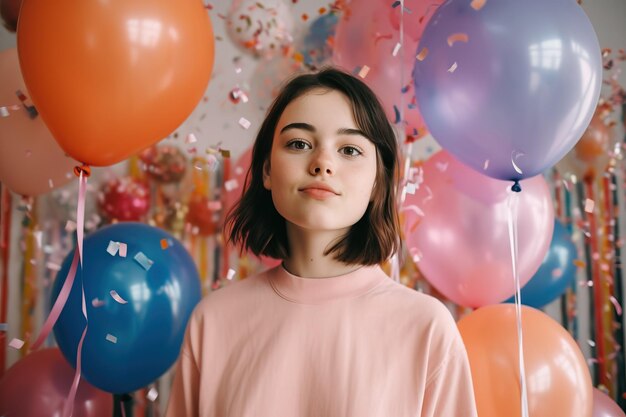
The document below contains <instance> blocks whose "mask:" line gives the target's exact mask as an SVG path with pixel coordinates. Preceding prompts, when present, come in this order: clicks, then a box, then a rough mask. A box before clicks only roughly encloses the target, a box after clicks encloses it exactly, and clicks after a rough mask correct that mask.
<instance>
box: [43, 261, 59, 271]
mask: <svg viewBox="0 0 626 417" xmlns="http://www.w3.org/2000/svg"><path fill="white" fill-rule="evenodd" d="M46 268H48V269H50V270H52V271H60V270H61V265H59V264H57V263H54V262H47V263H46Z"/></svg>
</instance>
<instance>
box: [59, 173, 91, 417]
mask: <svg viewBox="0 0 626 417" xmlns="http://www.w3.org/2000/svg"><path fill="white" fill-rule="evenodd" d="M86 191H87V176H86V175H83V171H80V175H79V177H78V205H77V209H76V236H77V238H78V242H77V247H78V257H79V260H80V266H81V269H82V267H83V255H82V248H83V231H84V227H85V193H86ZM74 259H76V255H74ZM84 283H85V280H84V279H83V280H81V296H82V297H81V301H82V311H83V316H84V317H85V329H84V330H83V334H82V336H81V337H80V342H78V347H77V349H76V372H74V380H73V381H72V387H71V388H70V392H69V394H68V396H67V400H66V401H65V406H64V407H63V417H71V416H72V412H73V411H74V399H75V398H76V392H77V390H78V384H79V383H80V374H81V369H82V366H81V362H82V361H81V356H82V351H83V342H84V340H85V336H86V335H87V328H88V327H89V320H88V319H87V306H86V304H85V285H84Z"/></svg>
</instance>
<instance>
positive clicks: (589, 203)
mask: <svg viewBox="0 0 626 417" xmlns="http://www.w3.org/2000/svg"><path fill="white" fill-rule="evenodd" d="M595 204H596V203H595V202H594V201H593V200H592V199H590V198H588V199H586V200H585V212H586V213H593V208H594V206H595Z"/></svg>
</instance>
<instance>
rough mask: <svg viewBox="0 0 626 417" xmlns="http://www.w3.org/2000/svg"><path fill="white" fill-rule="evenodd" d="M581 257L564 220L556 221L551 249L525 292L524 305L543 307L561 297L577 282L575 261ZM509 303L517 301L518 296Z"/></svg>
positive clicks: (510, 299)
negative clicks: (564, 224)
mask: <svg viewBox="0 0 626 417" xmlns="http://www.w3.org/2000/svg"><path fill="white" fill-rule="evenodd" d="M577 257H578V251H577V250H576V245H574V242H572V235H571V234H570V233H569V232H568V231H567V228H566V227H565V226H563V224H562V223H561V222H560V221H558V220H555V222H554V232H553V234H552V241H551V242H550V249H548V253H547V254H546V257H545V258H544V259H543V262H542V263H541V266H540V267H539V270H538V271H537V272H536V273H535V275H533V277H532V278H531V279H530V281H528V283H527V284H526V285H524V287H523V288H522V289H521V294H520V296H521V302H522V304H525V305H527V306H531V307H535V308H541V307H543V306H545V305H547V304H549V303H551V302H552V301H554V300H556V299H557V298H558V297H560V296H561V294H563V293H564V292H565V290H566V289H567V287H568V286H569V285H570V284H571V283H572V282H574V281H575V279H576V266H575V265H574V260H576V258H577ZM506 302H507V303H512V302H514V297H511V298H509V299H508V300H507V301H506Z"/></svg>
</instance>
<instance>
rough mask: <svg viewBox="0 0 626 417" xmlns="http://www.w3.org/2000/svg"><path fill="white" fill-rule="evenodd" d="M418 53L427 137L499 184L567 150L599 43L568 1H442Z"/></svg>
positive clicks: (593, 77) (593, 79)
mask: <svg viewBox="0 0 626 417" xmlns="http://www.w3.org/2000/svg"><path fill="white" fill-rule="evenodd" d="M477 4H484V5H483V6H482V8H479V6H477ZM475 7H476V8H479V10H476V9H475ZM416 56H417V57H418V59H417V60H416V61H415V64H414V65H415V67H414V71H413V80H414V85H415V92H416V97H417V101H418V105H419V108H420V110H421V114H422V116H423V118H424V121H425V123H426V126H427V128H428V130H429V131H430V133H431V134H432V136H433V137H434V138H435V140H436V141H437V142H439V144H440V145H441V146H442V147H443V148H444V149H446V150H448V151H449V152H450V153H452V154H453V155H454V156H456V157H457V158H459V159H460V160H461V161H462V162H464V163H466V164H467V165H469V166H471V167H472V168H474V169H475V170H478V171H480V172H482V173H484V174H485V175H488V176H490V177H493V178H497V179H501V180H519V179H523V178H529V177H533V176H535V175H537V174H540V173H542V172H543V171H544V170H546V169H547V168H549V167H551V166H553V165H554V164H555V163H556V162H557V161H558V160H559V159H561V158H562V157H563V155H565V154H566V153H567V152H568V151H569V150H570V149H572V148H573V147H574V145H575V144H576V142H577V141H578V140H579V139H580V137H581V136H582V134H583V132H584V131H585V129H586V128H587V126H588V125H589V122H590V120H591V117H592V116H593V113H594V110H595V108H596V103H597V102H598V98H599V95H600V87H601V85H602V57H601V51H600V45H599V44H598V38H597V36H596V33H595V32H594V29H593V26H592V25H591V22H590V21H589V19H588V18H587V15H586V14H585V12H584V11H583V9H582V7H581V6H580V5H579V4H577V3H576V1H574V0H550V1H546V0H526V1H517V0H498V1H487V2H473V1H468V0H448V1H446V2H445V3H444V4H443V5H441V6H440V7H439V8H438V9H437V11H436V12H435V14H434V15H433V17H432V18H431V20H430V21H429V22H428V24H427V26H426V28H425V29H424V33H423V34H422V38H421V40H420V42H419V45H418V47H417V50H416Z"/></svg>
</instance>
